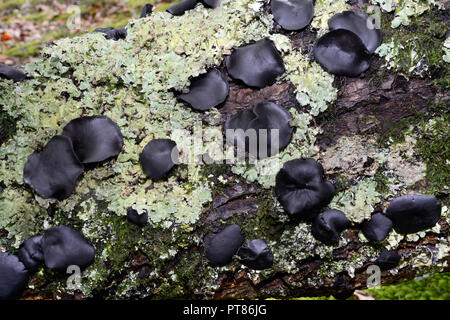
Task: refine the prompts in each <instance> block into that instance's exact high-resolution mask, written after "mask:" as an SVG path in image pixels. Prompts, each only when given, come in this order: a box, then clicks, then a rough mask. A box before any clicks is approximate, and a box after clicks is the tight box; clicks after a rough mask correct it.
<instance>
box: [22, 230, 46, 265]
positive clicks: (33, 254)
mask: <svg viewBox="0 0 450 320" xmlns="http://www.w3.org/2000/svg"><path fill="white" fill-rule="evenodd" d="M41 240H42V236H41V235H37V236H34V237H31V238H29V239H28V240H26V241H24V242H23V243H22V244H21V245H20V249H19V252H18V254H17V257H18V258H19V260H20V261H22V263H23V264H24V265H25V267H26V268H27V269H28V271H30V272H32V273H34V272H36V271H38V269H39V267H40V266H41V265H42V264H43V263H44V253H43V252H42V247H41Z"/></svg>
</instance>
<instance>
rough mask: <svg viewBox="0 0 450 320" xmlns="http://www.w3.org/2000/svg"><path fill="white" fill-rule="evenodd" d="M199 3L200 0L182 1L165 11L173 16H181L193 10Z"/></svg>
mask: <svg viewBox="0 0 450 320" xmlns="http://www.w3.org/2000/svg"><path fill="white" fill-rule="evenodd" d="M199 2H200V0H183V1H181V2H179V3H176V4H174V5H173V6H170V7H169V8H167V10H166V11H167V12H169V13H170V14H172V15H174V16H181V15H183V14H184V13H185V12H186V11H188V10H192V9H194V8H195V6H196V5H197V3H199Z"/></svg>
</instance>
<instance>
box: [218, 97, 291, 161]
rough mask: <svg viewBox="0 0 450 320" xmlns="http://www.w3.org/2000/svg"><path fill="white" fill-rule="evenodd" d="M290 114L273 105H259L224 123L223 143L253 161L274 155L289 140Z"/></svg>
mask: <svg viewBox="0 0 450 320" xmlns="http://www.w3.org/2000/svg"><path fill="white" fill-rule="evenodd" d="M291 120H292V117H291V114H290V113H289V112H287V111H286V110H284V109H283V108H281V107H280V106H278V105H276V104H275V103H272V102H260V103H258V104H257V105H256V106H254V107H253V108H252V109H245V110H241V111H240V112H238V113H237V114H236V115H234V116H233V117H231V118H229V119H228V120H227V121H226V122H225V126H224V129H225V134H226V140H227V143H228V144H229V145H234V146H237V148H238V151H245V152H248V153H249V154H250V156H252V157H253V158H264V157H267V156H272V155H274V154H277V153H278V152H279V151H280V150H281V149H283V148H285V147H286V146H287V145H288V144H289V142H290V141H291V137H292V132H293V128H292V127H291V126H290V125H289V121H291Z"/></svg>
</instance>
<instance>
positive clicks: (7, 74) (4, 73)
mask: <svg viewBox="0 0 450 320" xmlns="http://www.w3.org/2000/svg"><path fill="white" fill-rule="evenodd" d="M0 78H5V79H8V80H12V81H14V82H20V81H23V80H25V79H26V78H27V75H26V74H25V72H23V71H22V70H20V69H17V68H15V67H11V66H7V65H6V64H3V63H0Z"/></svg>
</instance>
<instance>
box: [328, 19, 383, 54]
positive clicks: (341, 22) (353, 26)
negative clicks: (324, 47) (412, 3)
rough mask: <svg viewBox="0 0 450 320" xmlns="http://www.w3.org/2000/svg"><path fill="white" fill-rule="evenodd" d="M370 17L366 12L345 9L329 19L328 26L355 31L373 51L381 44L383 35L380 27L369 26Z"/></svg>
mask: <svg viewBox="0 0 450 320" xmlns="http://www.w3.org/2000/svg"><path fill="white" fill-rule="evenodd" d="M368 19H369V17H368V16H367V15H366V14H363V13H355V12H353V11H344V12H341V13H338V14H335V15H334V16H333V17H332V18H331V19H330V20H328V26H329V27H330V30H337V29H345V30H348V31H351V32H353V33H354V34H356V35H357V36H358V37H359V38H360V39H361V41H362V42H363V43H364V45H365V46H366V49H367V50H368V51H369V52H370V53H373V52H374V51H375V50H376V49H377V48H378V47H379V46H380V44H381V42H382V39H383V35H382V32H381V30H380V29H375V28H374V29H369V28H368V27H367V21H368Z"/></svg>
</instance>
